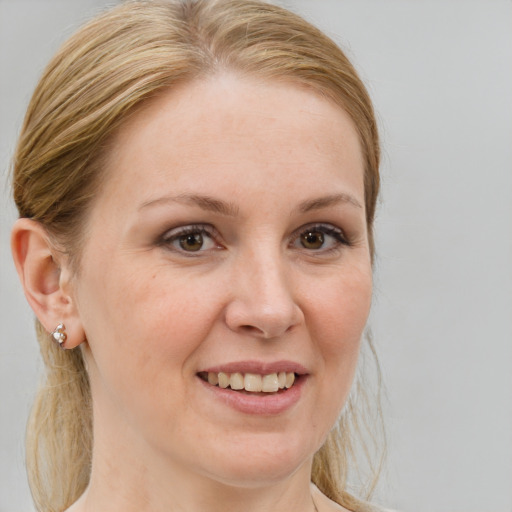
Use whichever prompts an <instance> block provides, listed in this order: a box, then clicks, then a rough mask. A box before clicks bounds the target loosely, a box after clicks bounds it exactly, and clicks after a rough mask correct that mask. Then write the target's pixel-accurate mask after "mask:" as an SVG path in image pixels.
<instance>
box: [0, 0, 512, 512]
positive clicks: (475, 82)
mask: <svg viewBox="0 0 512 512" xmlns="http://www.w3.org/2000/svg"><path fill="white" fill-rule="evenodd" d="M106 3H107V2H104V1H100V0H96V1H94V0H60V1H58V0H52V1H50V0H32V1H29V0H0V74H1V75H0V168H1V171H2V173H3V174H2V187H1V196H0V201H1V208H0V229H1V233H0V235H1V236H0V272H1V275H0V290H1V292H0V332H1V345H0V421H1V424H0V512H7V511H9V512H18V511H29V510H31V505H30V498H29V492H28V489H27V486H26V483H25V476H24V463H23V436H24V428H25V421H26V416H27V411H28V408H29V404H30V400H31V397H32V394H33V390H34V388H35V384H36V382H37V378H38V374H39V372H40V371H41V368H40V363H39V362H38V354H37V347H36V344H35V341H34V335H33V329H32V315H31V313H30V311H29V308H28V306H27V305H26V304H25V301H24V298H23V295H22V292H21V290H20V286H19V285H18V283H17V277H16V276H15V271H14V267H13V265H12V263H11V261H10V252H9V248H8V233H9V228H10V225H11V224H12V222H13V220H14V218H15V214H14V209H13V207H12V206H11V205H10V200H9V197H8V191H7V186H3V183H5V182H6V178H5V176H6V169H7V166H8V160H9V157H10V155H11V154H12V151H13V147H14V144H15V138H16V133H17V131H18V130H19V127H20V125H21V121H22V116H23V112H24V108H25V107H26V104H27V102H28V100H29V97H30V94H31V91H32V89H33V87H34V85H35V83H36V80H37V77H38V76H39V74H40V72H41V71H42V68H43V66H44V65H45V63H46V62H47V61H48V59H49V58H50V56H51V55H52V54H53V52H54V51H55V49H56V48H57V46H58V44H59V43H60V42H61V41H62V40H63V39H64V38H65V36H67V35H69V34H70V33H71V32H72V31H73V29H74V28H75V27H76V26H77V25H78V24H79V23H81V22H82V21H84V20H85V19H87V18H88V17H89V16H90V15H91V14H92V13H94V12H96V11H97V10H98V8H99V7H101V6H103V5H105V4H106ZM110 3H112V2H110ZM284 3H285V4H286V5H287V6H289V7H292V8H293V9H295V10H298V11H299V12H302V13H303V14H305V15H306V16H307V17H309V18H310V19H311V20H313V21H314V22H315V23H316V24H317V25H319V26H320V27H322V28H323V29H324V30H326V31H327V32H328V33H329V34H330V35H332V36H334V38H335V39H336V40H337V41H338V42H339V43H341V45H342V46H343V47H344V48H345V49H346V51H347V53H348V54H349V56H350V57H351V58H352V59H353V61H354V62H355V64H356V67H357V68H358V69H359V70H360V72H361V74H362V76H363V78H364V79H365V81H366V82H367V84H368V86H369V89H370V91H371V94H372V96H373V98H374V101H375V105H376V109H377V111H378V115H379V119H380V122H381V129H382V136H383V146H384V162H383V168H382V174H383V194H382V200H381V206H380V210H379V214H378V220H377V247H378V260H377V264H376V289H375V299H374V307H373V312H372V319H371V324H372V328H373V331H374V335H375V339H376V342H377V345H378V350H379V353H380V358H381V363H382V365H383V368H384V376H385V381H386V385H387V396H388V403H387V405H386V414H387V424H388V429H389V437H390V448H389V452H390V456H389V463H388V469H387V471H386V472H385V474H384V475H383V479H382V482H381V486H380V489H379V493H378V497H379V500H380V501H382V502H384V503H386V504H387V505H388V506H392V507H396V508H398V509H401V510H403V511H404V512H407V511H410V512H413V511H414V512H431V511H438V512H448V511H450V512H453V511H461V512H462V511H464V512H488V511H495V512H511V511H512V371H511V367H512V172H511V171H512V2H511V1H510V0H479V1H462V0H459V1H456V0H452V1H439V0H438V1H427V0H424V1H422V0H415V1H411V0H373V1H372V0H330V1H329V0H293V1H292V0H288V1H287V2H284Z"/></svg>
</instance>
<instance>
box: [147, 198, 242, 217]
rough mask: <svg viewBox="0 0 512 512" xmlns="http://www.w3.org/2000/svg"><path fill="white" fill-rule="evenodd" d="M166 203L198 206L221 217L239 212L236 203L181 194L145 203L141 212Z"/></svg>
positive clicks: (234, 215)
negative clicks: (149, 207)
mask: <svg viewBox="0 0 512 512" xmlns="http://www.w3.org/2000/svg"><path fill="white" fill-rule="evenodd" d="M166 203H182V204H192V205H195V206H198V207H199V208H201V209H202V210H206V211H209V212H214V213H218V214H220V215H226V216H228V217H236V216H237V215H238V211H239V209H238V206H236V205H235V204H234V203H228V202H225V201H220V200H219V199H215V198H213V197H210V196H203V195H197V194H180V195H178V196H166V197H159V198H158V199H153V200H151V201H147V202H145V203H143V204H142V205H141V207H140V208H139V210H142V209H144V208H147V207H148V206H155V205H159V204H166Z"/></svg>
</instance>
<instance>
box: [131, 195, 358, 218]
mask: <svg viewBox="0 0 512 512" xmlns="http://www.w3.org/2000/svg"><path fill="white" fill-rule="evenodd" d="M167 203H182V204H192V205H195V206H198V207H199V208H201V209H202V210H206V211H209V212H214V213H218V214H220V215H225V216H227V217H236V216H238V214H239V208H238V206H236V205H235V204H234V203H230V202H225V201H221V200H219V199H215V198H213V197H211V196H203V195H197V194H180V195H178V196H165V197H159V198H157V199H153V200H151V201H147V202H145V203H143V204H142V205H141V206H140V208H139V210H142V209H144V208H147V207H149V206H156V205H159V204H167ZM338 204H351V205H353V206H355V207H356V208H363V206H362V205H361V203H360V202H359V201H358V200H357V199H356V198H355V197H354V196H352V195H350V194H346V193H341V194H332V195H328V196H323V197H318V198H315V199H308V200H307V201H303V202H302V203H300V204H299V206H298V208H297V210H298V211H299V212H301V213H307V212H310V211H313V210H321V209H323V208H328V207H330V206H336V205H338Z"/></svg>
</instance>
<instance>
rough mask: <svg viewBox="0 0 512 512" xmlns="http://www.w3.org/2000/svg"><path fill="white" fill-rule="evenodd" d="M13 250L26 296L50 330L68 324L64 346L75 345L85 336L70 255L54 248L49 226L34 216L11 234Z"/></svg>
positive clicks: (46, 327)
mask: <svg viewBox="0 0 512 512" xmlns="http://www.w3.org/2000/svg"><path fill="white" fill-rule="evenodd" d="M11 249H12V254H13V258H14V264H15V266H16V270H17V272H18V276H19V278H20V281H21V284H22V286H23V290H24V292H25V297H26V298H27V301H28V303H29V304H30V306H31V307H32V309H33V311H34V313H35V314H36V316H37V318H38V319H39V321H40V322H41V324H42V325H43V326H44V328H45V329H46V331H47V332H48V333H52V332H53V331H54V330H55V328H56V327H57V326H58V325H59V324H61V323H62V324H65V326H66V331H67V337H66V341H65V343H64V344H63V345H62V346H63V347H65V348H74V347H75V346H77V345H79V344H80V343H81V342H82V341H83V339H84V332H83V328H82V325H81V322H80V318H79V315H78V311H77V308H76V304H75V301H74V300H73V297H72V296H71V293H70V290H71V287H70V286H69V284H70V283H69V280H70V276H71V273H70V271H69V269H68V268H67V261H66V260H67V258H65V255H63V254H61V253H59V252H58V251H56V249H55V248H54V247H53V245H52V243H51V240H50V237H49V235H48V233H47V231H46V229H45V228H44V227H43V226H42V225H41V224H40V223H39V222H36V221H34V220H31V219H26V218H22V219H18V220H17V221H16V223H15V224H14V227H13V229H12V235H11Z"/></svg>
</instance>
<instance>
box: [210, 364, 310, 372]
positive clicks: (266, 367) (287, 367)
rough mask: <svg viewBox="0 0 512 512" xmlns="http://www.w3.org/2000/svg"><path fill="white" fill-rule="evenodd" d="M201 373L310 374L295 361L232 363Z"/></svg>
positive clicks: (213, 367) (212, 367)
mask: <svg viewBox="0 0 512 512" xmlns="http://www.w3.org/2000/svg"><path fill="white" fill-rule="evenodd" d="M201 371H202V372H208V373H220V372H224V373H236V372H239V373H256V374H260V375H268V374H270V373H279V372H287V373H288V372H293V373H297V374H299V375H304V374H307V373H309V372H308V370H307V369H306V368H305V367H304V366H303V365H301V364H299V363H296V362H294V361H272V362H264V361H232V362H229V363H224V364H219V365H216V366H211V367H209V368H205V369H204V370H201Z"/></svg>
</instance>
